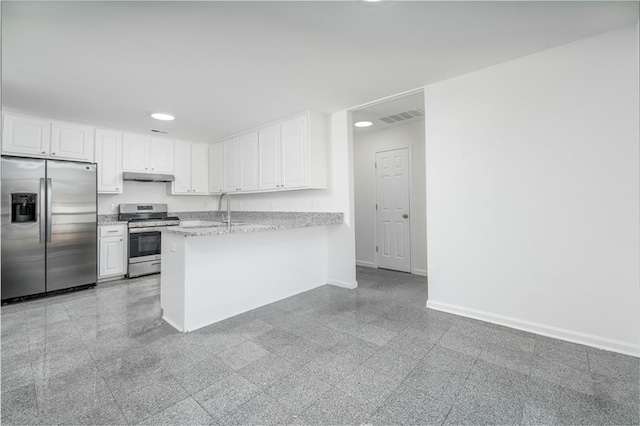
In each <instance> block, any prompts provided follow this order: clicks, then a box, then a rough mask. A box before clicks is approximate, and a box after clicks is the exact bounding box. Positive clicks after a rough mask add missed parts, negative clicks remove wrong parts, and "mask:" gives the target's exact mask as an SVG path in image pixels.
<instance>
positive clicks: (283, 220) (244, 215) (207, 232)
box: [163, 212, 344, 237]
mask: <svg viewBox="0 0 640 426" xmlns="http://www.w3.org/2000/svg"><path fill="white" fill-rule="evenodd" d="M185 216H186V215H185ZM181 219H182V217H181ZM189 219H190V220H197V219H196V218H195V217H194V216H193V215H189ZM216 219H218V220H219V217H216V218H212V217H210V216H209V217H206V219H205V220H216ZM200 220H202V219H200ZM343 221H344V214H343V213H324V212H323V213H305V212H231V222H232V226H231V229H230V230H228V229H227V227H226V226H225V225H223V226H215V227H213V226H205V225H202V226H198V227H183V226H171V227H168V228H166V229H164V230H163V232H168V233H171V234H178V235H184V236H185V237H208V236H212V235H224V234H235V233H247V232H257V231H270V230H276V229H294V228H304V227H310V226H325V225H339V224H341V223H343ZM233 222H244V224H237V225H233ZM194 226H197V225H194Z"/></svg>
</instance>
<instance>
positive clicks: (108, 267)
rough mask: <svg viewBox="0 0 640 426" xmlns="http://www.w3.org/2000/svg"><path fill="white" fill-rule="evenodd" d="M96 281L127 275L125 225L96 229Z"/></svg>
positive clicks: (105, 226)
mask: <svg viewBox="0 0 640 426" xmlns="http://www.w3.org/2000/svg"><path fill="white" fill-rule="evenodd" d="M98 233H99V234H98V236H99V237H98V279H99V280H104V279H105V278H118V277H121V276H123V275H125V274H126V273H127V267H126V265H127V249H126V244H125V243H126V239H127V225H104V226H100V227H99V228H98Z"/></svg>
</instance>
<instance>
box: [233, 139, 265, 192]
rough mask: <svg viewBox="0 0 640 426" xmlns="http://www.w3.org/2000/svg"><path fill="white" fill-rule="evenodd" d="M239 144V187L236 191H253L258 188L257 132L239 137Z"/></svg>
mask: <svg viewBox="0 0 640 426" xmlns="http://www.w3.org/2000/svg"><path fill="white" fill-rule="evenodd" d="M239 144H240V157H239V158H238V160H239V173H240V186H239V188H238V190H239V191H255V190H257V189H258V186H259V185H258V176H259V174H260V169H259V168H258V160H259V156H258V132H251V133H247V134H246V135H242V136H240V138H239Z"/></svg>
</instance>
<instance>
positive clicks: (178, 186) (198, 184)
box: [171, 141, 209, 195]
mask: <svg viewBox="0 0 640 426" xmlns="http://www.w3.org/2000/svg"><path fill="white" fill-rule="evenodd" d="M174 144H175V148H174V159H175V177H176V180H175V181H174V182H173V184H172V186H171V193H172V194H187V195H203V194H208V193H209V154H208V150H209V146H208V145H206V144H202V143H192V142H187V141H175V143H174Z"/></svg>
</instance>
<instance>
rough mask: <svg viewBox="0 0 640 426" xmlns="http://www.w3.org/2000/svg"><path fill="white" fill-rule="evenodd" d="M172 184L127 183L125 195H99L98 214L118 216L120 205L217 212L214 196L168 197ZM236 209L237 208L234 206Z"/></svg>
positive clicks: (216, 198) (124, 190) (174, 210)
mask: <svg viewBox="0 0 640 426" xmlns="http://www.w3.org/2000/svg"><path fill="white" fill-rule="evenodd" d="M170 190H171V184H170V183H163V182H134V181H125V182H124V186H123V191H122V192H123V193H122V194H117V195H110V194H99V195H98V214H117V213H118V205H120V204H129V203H137V204H140V203H149V204H151V203H163V204H168V206H169V211H173V212H185V211H201V210H217V209H218V197H217V196H213V195H168V191H170ZM233 207H234V208H235V206H233Z"/></svg>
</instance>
